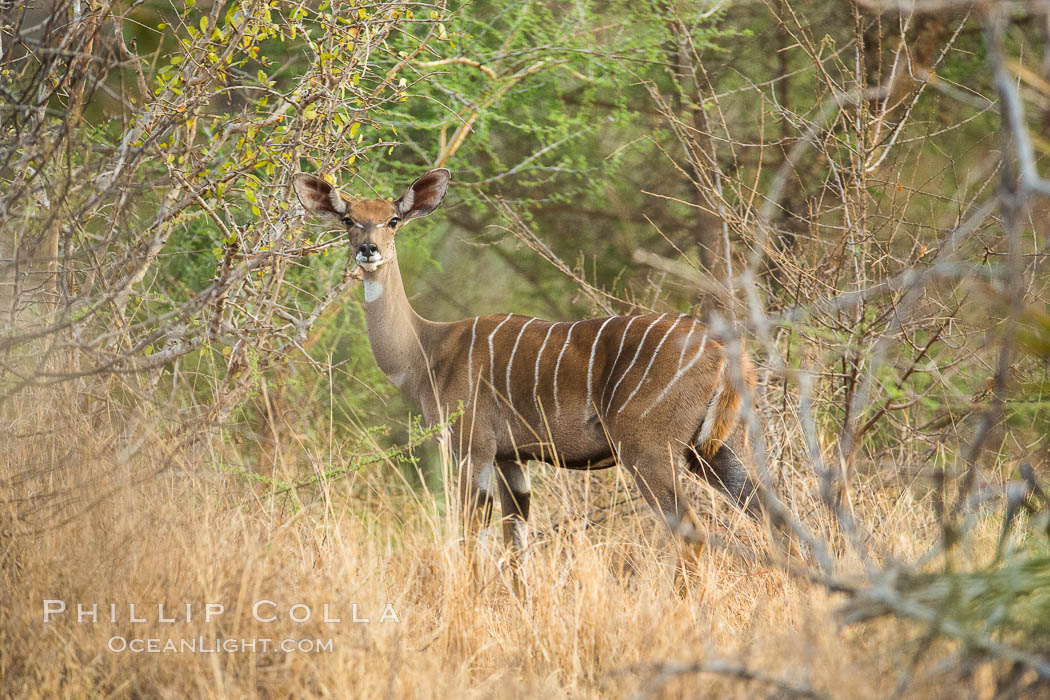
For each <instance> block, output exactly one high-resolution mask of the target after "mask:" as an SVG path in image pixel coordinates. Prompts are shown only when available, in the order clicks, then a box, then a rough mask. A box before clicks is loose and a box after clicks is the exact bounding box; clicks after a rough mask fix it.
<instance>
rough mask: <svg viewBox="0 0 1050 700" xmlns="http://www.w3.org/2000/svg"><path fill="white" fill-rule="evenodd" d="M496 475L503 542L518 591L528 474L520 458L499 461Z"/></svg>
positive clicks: (528, 495) (524, 540)
mask: <svg viewBox="0 0 1050 700" xmlns="http://www.w3.org/2000/svg"><path fill="white" fill-rule="evenodd" d="M496 478H497V481H498V484H499V498H500V506H501V508H502V510H503V542H504V544H505V545H506V548H507V559H508V562H509V564H510V567H511V577H512V579H513V583H514V588H515V590H516V591H517V592H518V593H519V594H521V593H522V592H524V586H523V582H522V578H521V575H522V574H521V571H520V567H521V563H522V559H521V558H522V556H523V554H524V552H525V547H526V546H527V544H528V543H527V537H528V521H529V501H530V499H531V497H532V495H531V486H530V484H529V476H528V473H527V472H526V471H525V467H524V466H523V465H522V464H520V463H519V462H517V461H501V462H500V463H499V474H498V475H497V477H496Z"/></svg>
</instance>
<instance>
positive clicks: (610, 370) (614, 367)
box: [602, 316, 641, 403]
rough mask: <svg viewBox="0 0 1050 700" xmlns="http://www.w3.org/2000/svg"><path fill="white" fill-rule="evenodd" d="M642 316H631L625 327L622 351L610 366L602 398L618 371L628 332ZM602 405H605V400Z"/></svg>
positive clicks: (621, 338) (619, 351) (620, 350)
mask: <svg viewBox="0 0 1050 700" xmlns="http://www.w3.org/2000/svg"><path fill="white" fill-rule="evenodd" d="M640 318H641V316H631V320H630V321H628V322H627V325H626V326H624V329H623V335H622V336H621V337H620V349H619V350H617V351H616V357H615V358H614V359H613V361H612V364H611V365H609V376H608V377H606V378H605V384H602V397H604V396H605V390H606V389H608V388H609V382H611V381H612V373H613V370H615V369H616V363H617V362H619V361H620V353H621V352H623V343H624V341H625V340H627V331H629V330H631V324H632V323H634V322H635V321H637V320H638V319H640ZM602 403H605V401H604V398H603V401H602Z"/></svg>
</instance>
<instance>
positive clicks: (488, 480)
mask: <svg viewBox="0 0 1050 700" xmlns="http://www.w3.org/2000/svg"><path fill="white" fill-rule="evenodd" d="M495 471H496V468H495V464H494V463H493V461H492V458H491V457H489V456H488V455H486V454H475V455H472V456H471V457H469V458H468V459H467V460H466V461H465V462H464V463H463V465H462V466H461V467H460V471H459V500H460V518H461V526H462V528H463V547H464V553H465V554H466V557H467V561H468V563H469V566H470V571H471V577H472V579H473V581H474V582H475V583H477V582H479V581H480V580H481V571H480V561H479V554H480V553H479V552H478V535H479V533H480V532H481V528H483V527H484V526H485V525H487V524H488V522H489V520H491V518H492V497H493V490H494V486H495V482H496V478H497V477H496V473H495Z"/></svg>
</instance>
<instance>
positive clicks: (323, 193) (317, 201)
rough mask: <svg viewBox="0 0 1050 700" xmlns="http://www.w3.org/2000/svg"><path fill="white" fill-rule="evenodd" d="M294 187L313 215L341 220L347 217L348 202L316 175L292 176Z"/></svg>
mask: <svg viewBox="0 0 1050 700" xmlns="http://www.w3.org/2000/svg"><path fill="white" fill-rule="evenodd" d="M292 185H294V186H295V193H296V194H297V195H299V201H300V202H302V203H303V206H304V207H306V210H307V211H308V212H310V213H311V214H319V215H321V216H331V217H335V218H336V219H340V220H341V219H342V218H343V217H345V216H346V200H345V199H343V198H342V196H340V194H339V190H337V189H336V188H334V187H332V186H331V185H329V184H328V183H327V182H325V181H324V180H322V179H321V178H319V177H317V176H316V175H307V174H306V173H296V174H295V175H292Z"/></svg>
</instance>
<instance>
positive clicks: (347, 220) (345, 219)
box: [343, 216, 356, 227]
mask: <svg viewBox="0 0 1050 700" xmlns="http://www.w3.org/2000/svg"><path fill="white" fill-rule="evenodd" d="M343 223H344V224H346V225H347V226H351V227H352V226H355V225H356V224H354V220H353V219H351V218H350V217H349V216H344V217H343Z"/></svg>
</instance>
